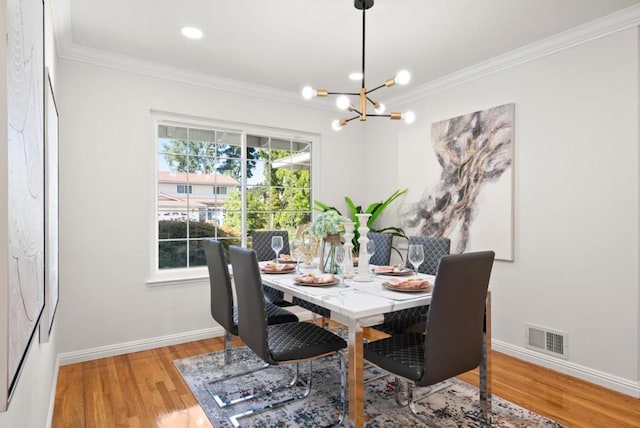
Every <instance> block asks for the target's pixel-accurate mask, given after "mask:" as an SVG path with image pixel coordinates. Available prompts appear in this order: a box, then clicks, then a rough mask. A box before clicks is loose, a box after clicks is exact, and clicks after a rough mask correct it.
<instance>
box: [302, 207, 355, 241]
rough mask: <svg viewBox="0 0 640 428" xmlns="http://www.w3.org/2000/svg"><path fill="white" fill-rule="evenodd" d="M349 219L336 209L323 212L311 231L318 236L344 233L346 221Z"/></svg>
mask: <svg viewBox="0 0 640 428" xmlns="http://www.w3.org/2000/svg"><path fill="white" fill-rule="evenodd" d="M346 220H347V219H346V218H344V217H342V216H341V215H340V214H338V213H337V212H336V211H334V210H329V211H325V212H323V213H321V214H320V215H319V216H318V217H316V219H315V221H314V222H313V225H312V226H311V233H313V234H314V235H316V236H320V237H326V236H328V235H339V234H341V233H344V222H345V221H346Z"/></svg>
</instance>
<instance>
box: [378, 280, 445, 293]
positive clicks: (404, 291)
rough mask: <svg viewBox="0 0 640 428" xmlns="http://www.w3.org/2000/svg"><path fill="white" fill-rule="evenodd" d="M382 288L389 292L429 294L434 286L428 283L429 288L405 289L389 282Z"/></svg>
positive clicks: (384, 283)
mask: <svg viewBox="0 0 640 428" xmlns="http://www.w3.org/2000/svg"><path fill="white" fill-rule="evenodd" d="M382 286H383V287H384V288H387V289H389V290H393V291H401V292H403V293H424V292H429V291H431V289H432V287H433V286H432V285H431V283H430V282H427V287H426V288H404V287H397V286H395V285H393V284H391V283H389V282H386V281H385V282H383V283H382Z"/></svg>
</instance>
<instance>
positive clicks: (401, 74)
mask: <svg viewBox="0 0 640 428" xmlns="http://www.w3.org/2000/svg"><path fill="white" fill-rule="evenodd" d="M410 80H411V74H410V73H409V72H408V71H407V70H400V71H398V74H396V77H394V78H393V81H394V82H396V83H397V84H398V85H406V84H407V83H409V81H410Z"/></svg>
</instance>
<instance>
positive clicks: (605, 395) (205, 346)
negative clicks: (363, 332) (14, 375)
mask: <svg viewBox="0 0 640 428" xmlns="http://www.w3.org/2000/svg"><path fill="white" fill-rule="evenodd" d="M234 345H236V346H240V345H241V343H240V341H236V342H234ZM223 348H224V344H223V340H222V338H214V339H208V340H201V341H197V342H191V343H186V344H182V345H177V346H168V347H165V348H159V349H154V350H149V351H143V352H136V353H132V354H127V355H122V356H117V357H112V358H104V359H100V360H94V361H89V362H85V363H78V364H73V365H67V366H62V367H60V371H59V375H58V386H57V391H56V398H55V409H54V414H53V425H52V426H53V428H61V427H70V428H94V427H100V428H102V427H105V428H107V427H108V428H111V427H134V428H135V427H160V428H164V427H166V428H183V427H184V428H196V427H198V428H200V427H203V428H206V427H211V424H210V423H209V421H208V419H207V417H206V415H205V414H204V412H203V411H202V410H201V409H200V406H199V405H198V403H197V401H196V400H195V398H194V397H193V395H192V394H191V392H190V391H189V388H188V387H187V386H186V385H185V384H184V382H183V381H182V378H181V377H180V375H179V374H178V372H177V371H176V369H175V368H174V366H173V361H174V360H176V359H179V358H185V357H189V356H194V355H200V354H204V353H207V352H214V351H219V350H222V349H223ZM492 356H493V393H494V394H495V395H498V396H500V397H503V398H505V399H507V400H509V401H511V402H513V403H517V404H519V405H521V406H523V407H526V408H528V409H531V410H533V411H535V412H537V413H539V414H542V415H545V416H548V417H550V418H552V419H555V420H556V421H558V422H560V423H562V424H564V425H566V426H569V427H603V428H604V427H606V428H610V427H640V400H638V399H634V398H631V397H629V396H626V395H623V394H619V393H617V392H613V391H610V390H607V389H604V388H601V387H598V386H595V385H592V384H589V383H586V382H583V381H581V380H578V379H575V378H572V377H569V376H566V375H563V374H560V373H557V372H554V371H551V370H548V369H545V368H542V367H539V366H535V365H532V364H529V363H526V362H524V361H521V360H518V359H516V358H513V357H509V356H507V355H504V354H501V353H499V352H494V353H493V354H492ZM462 379H463V380H465V381H467V382H469V383H472V384H476V385H477V379H478V376H477V374H476V373H474V372H469V373H466V374H465V375H463V376H462Z"/></svg>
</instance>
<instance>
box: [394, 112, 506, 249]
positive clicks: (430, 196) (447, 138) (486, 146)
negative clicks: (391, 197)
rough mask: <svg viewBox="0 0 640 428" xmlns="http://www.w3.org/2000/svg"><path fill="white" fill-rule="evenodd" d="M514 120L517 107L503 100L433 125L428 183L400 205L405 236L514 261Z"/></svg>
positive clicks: (427, 160)
mask: <svg viewBox="0 0 640 428" xmlns="http://www.w3.org/2000/svg"><path fill="white" fill-rule="evenodd" d="M514 120H515V105H514V104H504V105H500V106H497V107H492V108H489V109H486V110H481V111H476V112H473V113H470V114H465V115H463V116H458V117H454V118H451V119H447V120H443V121H439V122H435V123H433V124H432V125H431V146H432V150H428V151H427V157H429V159H425V160H424V165H428V166H429V167H430V170H429V171H428V179H427V180H428V181H430V185H429V186H427V187H426V189H425V188H423V189H424V190H423V194H422V196H421V197H420V199H419V200H418V201H417V202H413V203H409V204H403V206H402V207H401V212H400V219H401V224H402V226H403V227H404V228H405V231H406V232H407V234H409V235H419V236H431V237H447V238H450V239H451V252H452V253H463V252H471V251H480V250H493V251H495V253H496V258H497V259H501V260H513V175H512V170H513V140H514ZM429 167H426V168H427V169H428V168H429ZM419 182H422V181H421V179H418V180H412V183H411V185H412V186H415V185H416V183H419Z"/></svg>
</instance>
